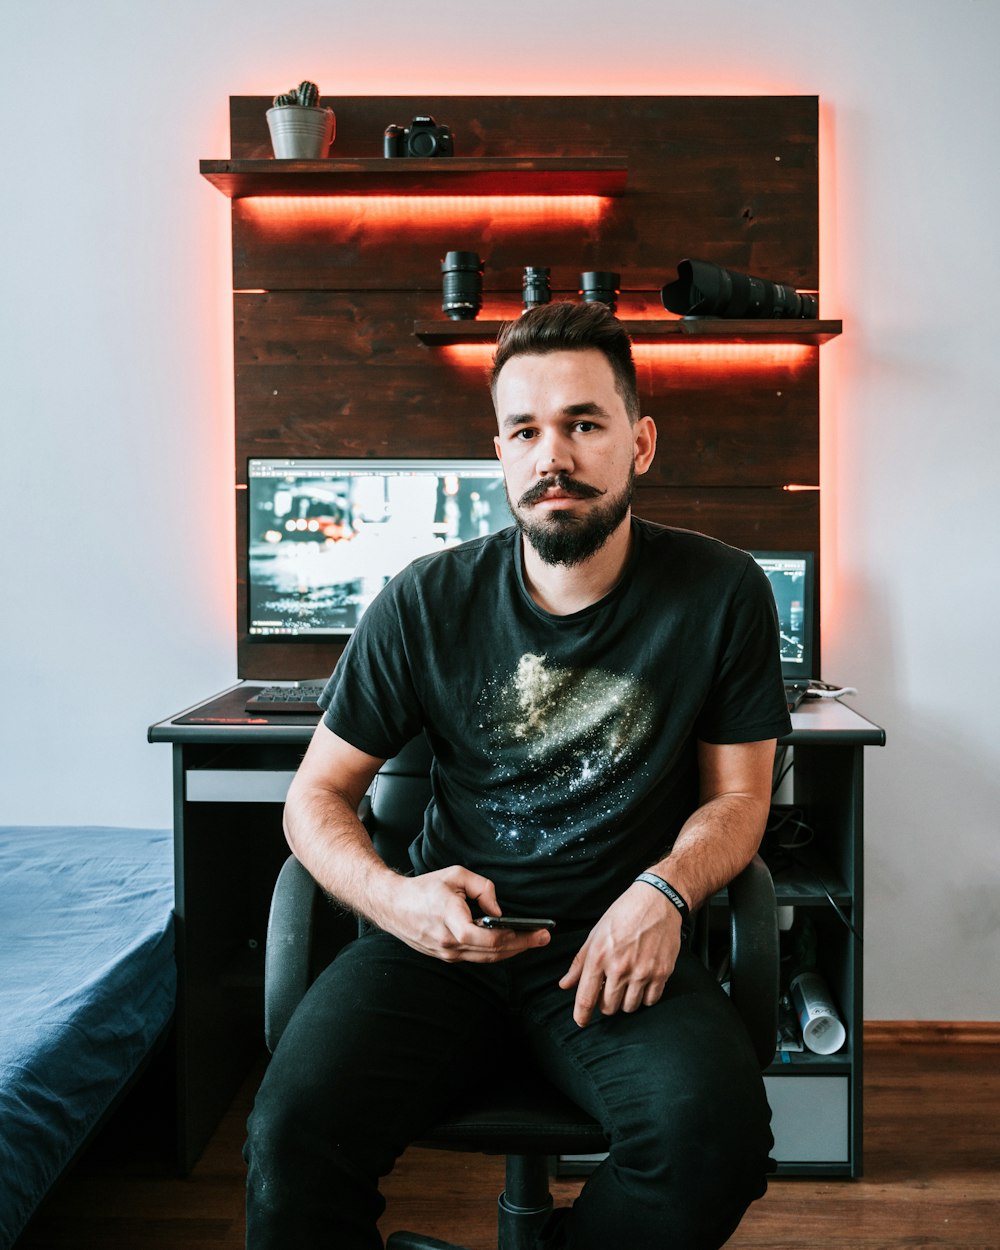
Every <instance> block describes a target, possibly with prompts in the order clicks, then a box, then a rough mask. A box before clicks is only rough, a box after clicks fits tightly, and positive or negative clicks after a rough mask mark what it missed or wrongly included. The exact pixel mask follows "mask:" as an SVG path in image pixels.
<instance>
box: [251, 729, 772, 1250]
mask: <svg viewBox="0 0 1000 1250" xmlns="http://www.w3.org/2000/svg"><path fill="white" fill-rule="evenodd" d="M430 762H431V753H430V748H429V746H428V744H427V741H426V739H425V738H423V737H420V738H415V739H414V740H413V741H412V742H410V743H408V744H407V746H406V747H404V749H403V750H402V751H401V752H400V753H399V755H397V756H396V757H395V758H394V759H391V760H387V761H386V763H385V764H384V765H383V766H382V768H381V769H380V770H379V773H378V775H377V776H376V778H375V780H374V782H373V783H372V786H371V788H370V791H369V794H368V795H366V797H365V800H364V802H363V804H362V808H361V812H360V815H361V818H362V820H363V822H364V824H365V826H366V828H367V829H368V831H369V833H370V834H371V836H372V841H373V843H374V845H375V848H376V850H378V852H379V854H380V855H381V856H382V857H383V859H385V860H386V862H387V863H389V864H391V865H393V866H394V867H397V868H402V869H403V870H404V871H405V869H406V868H407V867H408V862H407V857H406V848H407V847H408V846H409V844H410V842H411V841H412V840H413V838H414V836H415V833H416V831H417V830H418V829H419V827H420V823H421V817H422V814H423V811H424V808H425V807H426V806H427V802H428V799H429V797H430V776H429V772H430ZM728 893H729V943H728V945H729V950H728V957H727V959H726V963H727V967H728V978H729V982H730V995H731V997H732V1000H733V1002H734V1004H735V1005H736V1007H737V1009H738V1010H739V1012H740V1015H741V1016H742V1018H743V1021H744V1023H745V1024H746V1027H747V1031H748V1032H749V1034H750V1038H751V1041H752V1043H753V1046H754V1051H755V1053H756V1055H757V1059H758V1061H759V1063H760V1065H761V1067H762V1068H763V1067H766V1066H767V1065H768V1064H769V1063H770V1062H771V1060H772V1059H773V1058H774V1051H775V1043H776V1038H777V1014H778V928H777V910H776V907H775V899H774V886H773V884H772V882H771V875H770V873H769V872H768V870H767V867H766V866H765V864H764V863H763V861H762V860H761V859H760V858H759V857H755V858H754V860H753V862H752V863H751V864H750V865H749V866H748V867H747V868H746V869H744V871H743V872H742V873H740V875H739V876H738V877H737V878H736V879H735V880H734V881H733V882H731V883H730V885H729V889H728ZM708 911H709V909H708V908H703V909H702V911H701V913H699V917H698V921H697V924H696V928H695V934H694V938H693V940H694V941H695V943H696V944H697V946H698V948H699V949H701V950H702V951H703V952H704V953H705V955H706V957H707V952H708V947H709V933H708ZM355 931H356V929H355V924H354V922H353V921H349V920H348V918H347V917H345V916H344V915H343V914H342V913H338V912H337V911H336V909H335V908H333V907H331V906H330V904H329V903H328V902H327V900H326V899H325V898H324V896H323V895H322V892H321V891H320V890H319V889H318V888H317V886H316V883H315V882H314V881H313V879H312V877H310V876H309V874H308V873H307V872H306V870H305V869H304V868H303V867H302V865H301V864H300V863H299V861H298V860H297V859H295V857H294V856H291V857H289V859H288V860H286V862H285V864H284V866H283V868H282V870H281V872H280V874H279V876H278V881H277V884H276V885H275V889H274V895H273V898H272V901H271V915H270V920H269V922H268V930H267V949H266V957H265V1008H264V1012H265V1019H264V1027H265V1035H266V1040H267V1046H268V1049H269V1050H271V1051H273V1050H274V1048H275V1046H277V1044H278V1041H279V1039H280V1038H281V1034H282V1032H283V1031H284V1028H285V1026H286V1024H287V1023H288V1021H289V1019H290V1018H291V1015H292V1012H293V1011H294V1010H295V1007H296V1006H297V1004H298V1003H299V1001H300V1000H301V998H302V996H303V995H304V994H305V992H306V990H307V989H308V987H309V985H310V984H311V983H312V981H313V980H314V979H315V977H316V976H317V975H318V973H319V972H320V971H321V970H322V969H323V968H324V967H326V965H327V964H328V963H329V962H330V960H331V959H332V958H333V956H334V955H335V954H336V951H337V949H338V948H339V946H342V945H343V944H344V943H345V942H346V941H347V940H349V939H350V938H351V937H352V936H353V935H354V932H355ZM524 1062H525V1067H524V1068H523V1069H522V1070H521V1071H519V1072H516V1073H513V1074H510V1073H508V1074H506V1075H504V1074H498V1073H490V1083H489V1086H488V1088H485V1089H482V1090H477V1091H476V1092H475V1093H474V1094H470V1096H469V1098H468V1100H467V1101H466V1103H465V1104H464V1105H463V1106H462V1107H461V1108H460V1109H458V1110H457V1111H456V1112H454V1113H453V1114H452V1115H450V1116H449V1117H448V1119H447V1120H445V1121H444V1122H442V1123H441V1124H439V1125H438V1126H437V1127H436V1128H435V1129H434V1130H433V1131H432V1132H431V1133H430V1134H429V1135H428V1136H427V1137H426V1138H425V1139H424V1140H423V1141H422V1142H421V1143H420V1144H421V1145H425V1146H434V1147H437V1148H439V1149H450V1150H461V1151H468V1152H472V1153H477V1152H478V1153H483V1154H503V1155H506V1157H507V1159H506V1177H505V1187H504V1191H503V1193H502V1194H501V1195H500V1198H499V1204H498V1205H499V1211H498V1239H497V1244H498V1247H499V1250H533V1247H534V1245H535V1238H536V1235H537V1233H538V1231H539V1229H540V1228H541V1227H542V1225H543V1224H544V1223H545V1221H546V1219H547V1218H548V1215H549V1212H550V1211H551V1210H552V1197H551V1195H550V1193H549V1158H550V1156H553V1155H576V1154H599V1153H601V1152H602V1151H605V1150H607V1148H608V1142H607V1139H606V1137H605V1136H604V1133H603V1132H602V1130H601V1126H600V1125H599V1124H598V1123H597V1121H596V1120H594V1119H592V1118H591V1117H590V1116H589V1115H587V1114H586V1113H585V1112H583V1111H582V1110H581V1109H580V1108H579V1107H577V1106H576V1105H575V1103H573V1102H571V1101H570V1099H568V1098H567V1097H565V1095H563V1094H561V1093H560V1092H559V1091H558V1090H556V1089H555V1088H554V1087H553V1086H552V1085H551V1084H550V1083H549V1082H548V1081H547V1080H546V1079H545V1078H544V1077H543V1076H542V1075H541V1073H540V1072H539V1071H537V1069H535V1068H534V1067H528V1066H527V1062H528V1061H527V1060H525V1061H524ZM386 1244H387V1250H463V1248H462V1247H461V1246H456V1245H453V1244H452V1243H447V1242H442V1241H438V1240H437V1239H435V1238H431V1237H423V1236H420V1235H419V1234H417V1233H409V1232H397V1233H393V1234H392V1235H391V1236H390V1237H389V1239H388V1242H387V1243H386Z"/></svg>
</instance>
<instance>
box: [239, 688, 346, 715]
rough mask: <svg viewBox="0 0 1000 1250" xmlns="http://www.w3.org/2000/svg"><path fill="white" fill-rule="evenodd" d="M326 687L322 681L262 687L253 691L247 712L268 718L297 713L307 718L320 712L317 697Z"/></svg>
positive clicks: (248, 700)
mask: <svg viewBox="0 0 1000 1250" xmlns="http://www.w3.org/2000/svg"><path fill="white" fill-rule="evenodd" d="M325 685H326V682H324V681H300V682H299V683H298V684H297V685H294V686H264V687H263V688H262V689H260V690H257V691H255V692H254V693H253V694H252V695H251V696H250V698H249V699H247V701H246V710H247V711H248V712H263V713H265V714H266V715H268V716H272V715H274V716H278V715H281V713H282V712H284V713H286V714H287V713H290V712H297V713H298V714H299V715H300V716H308V715H309V714H310V713H315V714H316V715H317V716H318V715H320V713H321V712H322V710H323V709H322V708H321V707H320V705H319V696H320V694H321V693H322V691H323V687H324V686H325Z"/></svg>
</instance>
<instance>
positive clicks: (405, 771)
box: [361, 734, 433, 872]
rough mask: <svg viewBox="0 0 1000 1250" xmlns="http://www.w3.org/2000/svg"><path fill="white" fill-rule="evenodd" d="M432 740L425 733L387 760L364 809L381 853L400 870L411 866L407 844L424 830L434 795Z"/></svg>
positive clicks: (365, 820)
mask: <svg viewBox="0 0 1000 1250" xmlns="http://www.w3.org/2000/svg"><path fill="white" fill-rule="evenodd" d="M432 758H433V757H432V753H431V747H430V743H429V742H428V741H427V739H426V737H425V736H424V735H423V734H420V735H419V736H418V737H416V738H412V739H411V740H410V741H409V742H408V743H407V744H406V746H404V747H403V749H402V750H401V751H400V752H399V754H398V755H395V756H393V758H392V759H391V760H386V761H385V763H384V764H383V765H382V767H381V768H380V769H379V771H378V773H377V774H376V775H375V779H374V780H373V782H372V784H371V786H370V788H369V791H368V796H367V797H368V801H367V803H365V804H364V806H363V808H362V812H361V817H362V820H363V821H364V823H365V826H366V828H367V829H368V832H369V833H370V834H371V837H372V843H373V845H374V847H375V849H376V851H378V853H379V855H381V856H382V858H383V859H384V860H385V862H386V863H387V864H388V865H389V866H390V867H391V868H395V869H397V871H402V872H405V871H406V870H407V869H408V868H409V860H408V857H407V853H406V852H407V848H408V847H409V845H410V843H411V842H412V841H413V839H414V838H415V837H416V836H417V834H418V833H419V832H420V829H421V826H422V824H423V814H424V809H425V808H426V807H427V804H428V802H429V801H430V797H431V778H430V770H431V760H432Z"/></svg>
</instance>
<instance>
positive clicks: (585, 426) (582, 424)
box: [574, 421, 597, 434]
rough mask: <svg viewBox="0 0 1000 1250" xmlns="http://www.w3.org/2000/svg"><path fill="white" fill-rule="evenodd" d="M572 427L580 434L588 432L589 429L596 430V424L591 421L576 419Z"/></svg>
mask: <svg viewBox="0 0 1000 1250" xmlns="http://www.w3.org/2000/svg"><path fill="white" fill-rule="evenodd" d="M574 428H575V429H576V430H578V431H579V432H580V433H581V434H589V433H590V431H591V430H596V429H597V426H596V425H595V424H594V422H593V421H577V423H576V426H575V427H574Z"/></svg>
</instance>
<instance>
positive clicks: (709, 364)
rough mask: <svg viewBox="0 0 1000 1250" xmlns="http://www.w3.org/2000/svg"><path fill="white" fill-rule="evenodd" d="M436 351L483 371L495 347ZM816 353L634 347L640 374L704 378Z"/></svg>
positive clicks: (745, 347)
mask: <svg viewBox="0 0 1000 1250" xmlns="http://www.w3.org/2000/svg"><path fill="white" fill-rule="evenodd" d="M515 315H516V314H515ZM435 350H436V351H439V352H441V354H442V355H443V356H444V358H445V359H446V360H447V361H448V362H449V363H450V364H453V365H458V366H460V367H462V368H472V369H480V368H487V367H488V366H489V364H490V362H491V361H492V359H493V350H494V344H493V343H492V342H489V343H453V344H449V345H447V346H442V347H439V348H436V349H435ZM815 350H816V349H815V348H813V347H808V346H803V345H801V344H797V343H633V344H632V355H633V357H634V359H635V364H636V368H637V369H638V370H640V371H647V370H648V371H649V372H651V373H652V374H655V373H656V372H657V371H659V370H663V371H666V370H669V371H671V372H674V373H676V372H678V371H687V372H695V373H702V374H704V373H734V372H743V371H749V372H765V371H767V370H773V369H775V368H781V369H788V368H790V367H791V368H794V367H795V366H796V365H800V364H805V363H806V362H808V360H809V358H810V355H811V353H812V352H814V351H815ZM787 489H795V488H794V487H789V488H787Z"/></svg>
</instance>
